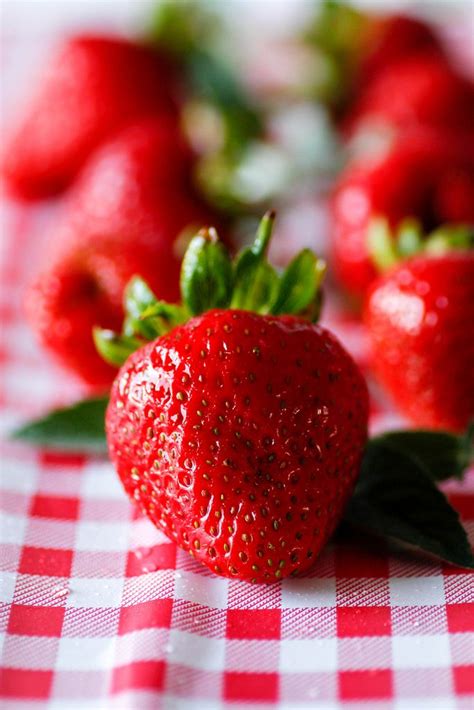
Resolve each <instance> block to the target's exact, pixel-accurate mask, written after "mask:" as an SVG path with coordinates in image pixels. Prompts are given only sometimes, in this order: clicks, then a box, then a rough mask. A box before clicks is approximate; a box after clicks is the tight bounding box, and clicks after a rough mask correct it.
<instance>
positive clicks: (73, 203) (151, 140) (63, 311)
mask: <svg viewBox="0 0 474 710" xmlns="http://www.w3.org/2000/svg"><path fill="white" fill-rule="evenodd" d="M191 166H192V154H191V152H190V150H189V147H188V146H187V145H186V143H185V141H184V140H183V138H182V136H181V134H180V133H179V131H178V129H177V128H176V126H175V125H174V124H173V123H172V122H170V121H159V120H156V119H146V120H143V121H141V122H140V123H137V124H135V125H133V126H130V127H128V128H126V129H125V130H124V131H123V132H122V133H120V134H118V135H117V136H116V138H115V139H114V140H112V141H111V142H109V143H107V144H104V145H103V146H102V147H101V148H100V149H99V150H98V151H97V153H96V154H94V156H93V157H92V158H91V160H90V161H89V162H88V164H87V166H86V168H85V169H84V171H83V173H82V174H81V176H80V177H79V179H78V181H77V183H76V184H75V185H74V187H73V189H72V190H71V191H70V193H69V195H68V198H67V201H66V203H65V205H64V209H63V214H62V217H60V219H59V223H58V225H57V228H56V229H55V232H54V234H53V235H52V239H51V247H52V248H51V251H50V253H48V254H47V260H46V265H45V268H44V269H43V270H42V271H41V273H40V275H39V277H38V278H37V280H36V282H35V284H34V286H33V287H32V289H31V290H30V292H29V294H28V297H27V304H26V305H27V312H28V316H29V320H30V322H31V325H32V327H33V329H34V330H35V332H36V333H37V335H38V337H39V339H40V341H41V343H42V344H43V345H44V346H45V347H47V348H48V349H49V350H50V351H51V352H52V353H53V354H54V355H55V357H56V359H57V360H59V361H60V362H61V363H62V364H63V365H64V366H65V367H66V368H68V369H69V370H71V371H73V372H75V373H76V374H77V375H79V377H80V378H81V379H82V380H83V381H85V382H86V383H88V384H89V385H91V386H93V387H95V388H98V389H103V388H106V387H107V386H108V385H110V383H111V381H112V379H113V376H114V370H113V369H112V368H110V367H109V366H108V365H107V364H106V363H104V362H103V360H102V359H101V358H100V357H99V356H98V354H97V352H96V350H95V348H94V344H93V341H92V337H91V330H92V328H93V326H95V325H100V326H102V327H104V328H116V327H118V326H119V324H120V322H121V320H122V317H123V308H122V297H123V292H124V289H125V286H126V284H127V282H128V281H129V280H130V278H131V277H132V276H133V275H134V274H140V275H142V276H143V277H144V278H145V279H147V281H148V282H149V283H150V285H151V286H152V288H153V289H154V290H155V292H156V293H157V294H158V295H159V296H160V297H163V298H166V299H169V300H175V299H177V298H178V296H179V287H178V284H179V270H180V254H179V244H177V243H176V239H177V237H178V236H179V235H180V233H182V232H183V230H184V229H186V228H187V227H188V226H193V225H194V226H196V225H199V224H203V223H209V222H211V221H213V222H215V221H216V216H215V214H214V213H213V212H211V211H210V209H209V208H208V207H207V205H205V204H204V203H203V201H202V200H201V198H200V197H199V196H198V195H197V194H196V192H195V191H194V188H193V186H192V184H191V181H190V177H189V175H190V169H191Z"/></svg>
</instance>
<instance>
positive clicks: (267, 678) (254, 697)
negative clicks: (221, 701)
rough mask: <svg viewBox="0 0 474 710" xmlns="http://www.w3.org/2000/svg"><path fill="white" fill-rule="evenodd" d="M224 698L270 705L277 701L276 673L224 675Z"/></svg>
mask: <svg viewBox="0 0 474 710" xmlns="http://www.w3.org/2000/svg"><path fill="white" fill-rule="evenodd" d="M224 698H225V700H229V701H236V700H239V701H241V702H252V701H253V702H261V703H270V702H275V701H276V700H277V699H278V674H277V673H230V672H229V673H225V675H224Z"/></svg>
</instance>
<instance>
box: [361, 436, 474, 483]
mask: <svg viewBox="0 0 474 710" xmlns="http://www.w3.org/2000/svg"><path fill="white" fill-rule="evenodd" d="M374 441H377V442H379V443H380V444H382V445H383V446H385V447H389V448H390V449H392V450H395V451H400V452H402V453H405V454H407V455H409V456H411V457H414V458H416V459H417V461H418V462H419V463H420V464H421V465H422V466H423V468H424V469H425V471H426V473H428V474H429V475H430V477H431V478H432V479H433V480H434V481H444V480H445V479H448V478H462V476H463V473H464V471H465V470H466V468H467V467H468V466H469V464H470V462H471V461H472V458H473V451H472V447H473V444H472V432H468V433H466V434H465V435H463V436H456V435H455V434H450V433H449V432H444V431H423V430H418V431H416V430H415V431H392V432H389V433H387V434H383V435H382V436H379V437H377V438H376V439H375V440H374Z"/></svg>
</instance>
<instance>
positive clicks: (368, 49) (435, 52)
mask: <svg viewBox="0 0 474 710" xmlns="http://www.w3.org/2000/svg"><path fill="white" fill-rule="evenodd" d="M361 45H362V46H361V47H360V49H359V51H360V57H359V62H358V69H357V87H356V92H357V91H358V90H361V89H363V87H365V86H367V84H368V83H369V82H370V81H372V80H373V79H374V78H375V77H376V76H377V75H378V74H380V73H381V72H383V71H384V70H385V69H386V68H387V67H389V66H391V65H393V64H396V63H397V62H399V61H401V60H405V59H407V58H408V57H410V58H411V57H415V56H416V57H418V56H420V55H422V56H423V57H425V56H430V57H439V58H441V57H444V51H443V48H442V45H441V42H440V40H439V38H438V37H437V35H436V33H435V32H434V31H433V29H432V28H431V27H430V26H429V25H428V24H426V22H423V21H422V20H420V19H418V18H416V17H409V16H408V15H388V16H385V17H379V18H377V17H374V18H372V19H371V20H370V21H369V22H368V25H367V27H366V29H365V33H364V35H363V42H361Z"/></svg>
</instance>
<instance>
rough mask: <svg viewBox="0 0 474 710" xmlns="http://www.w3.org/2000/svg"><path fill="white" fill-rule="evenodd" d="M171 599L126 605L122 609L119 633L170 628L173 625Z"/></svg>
mask: <svg viewBox="0 0 474 710" xmlns="http://www.w3.org/2000/svg"><path fill="white" fill-rule="evenodd" d="M172 608H173V601H172V600H171V599H153V600H152V601H149V602H143V603H142V604H134V605H133V606H124V607H122V608H121V610H120V620H119V629H118V632H119V634H121V635H122V634H127V633H129V632H130V631H139V630H140V629H153V628H156V627H161V628H166V629H169V627H170V625H171V611H172Z"/></svg>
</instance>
